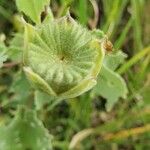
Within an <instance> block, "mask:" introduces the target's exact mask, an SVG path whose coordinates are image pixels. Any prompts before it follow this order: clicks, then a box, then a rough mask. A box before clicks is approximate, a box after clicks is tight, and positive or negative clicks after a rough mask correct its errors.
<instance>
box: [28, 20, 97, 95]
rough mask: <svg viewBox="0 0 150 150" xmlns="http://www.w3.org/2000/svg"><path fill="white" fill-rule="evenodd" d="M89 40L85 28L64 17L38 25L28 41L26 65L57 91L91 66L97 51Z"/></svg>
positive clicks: (87, 70) (81, 75)
mask: <svg viewBox="0 0 150 150" xmlns="http://www.w3.org/2000/svg"><path fill="white" fill-rule="evenodd" d="M91 41H92V36H91V34H90V33H89V32H88V31H87V30H86V29H84V28H83V27H81V26H80V25H78V24H76V23H74V22H69V21H68V20H67V18H63V19H61V20H59V21H58V20H57V21H54V22H51V23H50V24H46V25H41V26H40V27H38V29H37V32H36V33H35V35H34V38H33V39H32V41H31V42H30V43H29V45H28V65H29V66H30V67H31V69H32V70H33V71H34V72H35V73H37V74H39V75H40V76H41V77H42V78H43V79H44V80H45V81H46V82H47V83H48V84H50V86H51V87H52V89H53V90H54V91H55V92H56V93H57V94H60V93H62V92H65V91H67V90H69V89H70V88H72V87H73V86H75V85H76V84H78V83H79V82H80V81H81V80H83V79H84V78H85V77H86V76H87V75H88V74H89V72H90V71H91V69H92V68H93V65H94V60H95V58H96V55H97V53H96V49H94V48H92V47H91V46H90V45H91Z"/></svg>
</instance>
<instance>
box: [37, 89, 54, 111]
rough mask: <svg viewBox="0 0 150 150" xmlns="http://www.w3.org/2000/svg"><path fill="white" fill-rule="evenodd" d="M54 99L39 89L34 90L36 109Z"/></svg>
mask: <svg viewBox="0 0 150 150" xmlns="http://www.w3.org/2000/svg"><path fill="white" fill-rule="evenodd" d="M53 100H54V97H52V96H50V95H48V94H46V93H44V92H40V91H35V107H36V110H40V109H42V108H43V106H44V105H46V104H50V103H51V102H52V101H53Z"/></svg>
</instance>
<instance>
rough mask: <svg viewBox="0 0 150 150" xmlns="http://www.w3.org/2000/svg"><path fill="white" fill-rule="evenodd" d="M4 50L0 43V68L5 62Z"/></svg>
mask: <svg viewBox="0 0 150 150" xmlns="http://www.w3.org/2000/svg"><path fill="white" fill-rule="evenodd" d="M6 50H7V48H6V47H5V45H4V44H3V43H0V68H1V67H2V66H3V62H5V61H6V60H7V55H6Z"/></svg>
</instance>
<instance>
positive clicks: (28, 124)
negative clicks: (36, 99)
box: [0, 107, 51, 150]
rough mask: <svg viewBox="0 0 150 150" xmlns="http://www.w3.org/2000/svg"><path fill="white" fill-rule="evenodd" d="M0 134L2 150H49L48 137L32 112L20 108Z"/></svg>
mask: <svg viewBox="0 0 150 150" xmlns="http://www.w3.org/2000/svg"><path fill="white" fill-rule="evenodd" d="M0 133H1V134H0V148H1V149H2V150H27V149H28V150H29V149H30V150H51V140H50V139H51V138H50V135H49V134H48V131H47V130H46V129H45V128H44V126H43V124H42V122H41V121H40V120H39V119H38V118H37V116H36V114H35V112H34V111H33V110H29V109H26V108H24V107H21V108H20V109H19V111H18V113H17V115H16V116H15V118H14V119H13V120H12V121H11V122H10V124H8V125H7V126H5V127H1V128H0Z"/></svg>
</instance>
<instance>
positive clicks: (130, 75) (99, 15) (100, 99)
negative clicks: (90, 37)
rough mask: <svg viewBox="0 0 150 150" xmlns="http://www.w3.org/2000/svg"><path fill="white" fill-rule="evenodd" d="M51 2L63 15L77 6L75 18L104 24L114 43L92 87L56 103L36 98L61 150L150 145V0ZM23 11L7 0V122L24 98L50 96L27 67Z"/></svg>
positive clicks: (3, 73) (1, 16) (3, 119)
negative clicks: (37, 88)
mask: <svg viewBox="0 0 150 150" xmlns="http://www.w3.org/2000/svg"><path fill="white" fill-rule="evenodd" d="M37 2H38V1H37ZM50 6H51V9H52V11H53V13H54V16H55V17H56V18H59V17H61V16H63V15H64V14H65V12H66V10H67V9H68V7H70V12H71V16H72V17H73V18H75V19H76V20H77V21H78V22H79V23H81V24H82V25H83V26H86V27H88V28H89V29H94V28H97V29H101V30H102V31H104V32H105V34H107V36H108V37H109V40H110V41H111V42H112V43H113V45H114V48H113V52H110V53H107V54H106V55H107V56H106V59H105V62H104V63H105V65H106V66H107V67H108V70H104V71H102V73H101V74H100V78H99V80H100V81H98V85H97V86H96V87H95V88H94V89H93V90H91V91H89V92H87V93H85V94H83V95H82V96H80V97H77V98H75V99H73V100H66V101H63V102H61V103H60V104H58V105H57V106H56V107H55V108H54V109H50V108H49V107H48V106H47V105H44V106H42V104H39V103H35V107H36V109H37V112H38V113H39V118H41V119H42V121H43V122H44V125H45V127H47V128H48V129H49V132H50V133H51V134H52V144H53V147H54V149H56V150H57V149H58V150H66V149H68V147H71V148H73V149H77V150H109V149H112V150H149V149H150V16H149V14H150V0H51V5H50ZM18 15H19V13H18V11H17V8H16V4H15V0H0V67H1V68H0V126H1V125H2V124H4V123H6V124H7V122H9V120H10V119H11V118H12V117H13V116H14V114H15V112H16V108H17V105H18V104H24V103H26V104H28V105H29V106H30V105H32V103H33V100H34V99H35V101H36V102H38V101H37V98H38V99H39V98H40V99H43V97H42V96H40V97H37V94H35V96H34V90H32V89H31V87H30V85H29V83H28V81H27V80H26V78H25V76H24V74H23V72H22V64H21V57H20V55H21V47H22V43H21V40H20V39H21V38H22V36H21V35H20V34H18V31H19V30H20V28H21V27H20V26H19V21H20V20H19V17H18ZM6 51H7V54H6ZM125 83H126V84H125ZM41 107H42V109H40V110H39V108H41Z"/></svg>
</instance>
